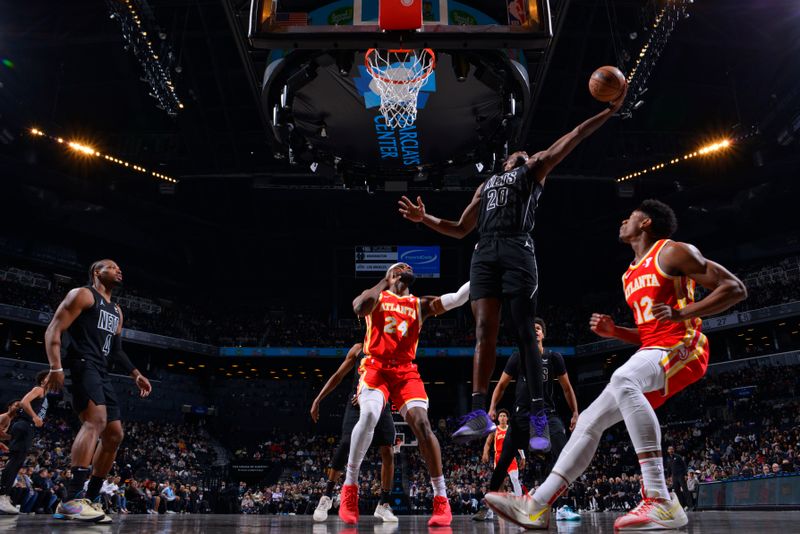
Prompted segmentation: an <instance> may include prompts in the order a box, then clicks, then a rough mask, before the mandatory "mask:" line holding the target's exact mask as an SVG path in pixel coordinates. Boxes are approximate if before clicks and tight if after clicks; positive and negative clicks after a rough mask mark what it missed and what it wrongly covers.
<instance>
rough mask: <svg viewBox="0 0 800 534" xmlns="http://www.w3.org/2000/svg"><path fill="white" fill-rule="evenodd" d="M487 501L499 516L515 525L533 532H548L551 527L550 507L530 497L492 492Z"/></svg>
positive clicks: (487, 496) (487, 495)
mask: <svg viewBox="0 0 800 534" xmlns="http://www.w3.org/2000/svg"><path fill="white" fill-rule="evenodd" d="M485 499H486V504H487V505H489V508H491V509H492V510H494V511H495V512H496V513H497V515H499V516H500V517H502V518H503V519H505V520H506V521H511V522H512V523H514V524H515V525H519V526H521V527H523V528H527V529H531V530H547V529H548V527H549V526H550V507H549V506H547V505H544V506H543V505H540V504H538V503H537V502H536V501H534V500H533V499H532V498H531V497H530V495H523V496H522V497H517V496H515V495H513V494H511V493H499V492H490V493H487V494H486V497H485Z"/></svg>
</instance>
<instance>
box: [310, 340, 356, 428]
mask: <svg viewBox="0 0 800 534" xmlns="http://www.w3.org/2000/svg"><path fill="white" fill-rule="evenodd" d="M362 347H363V345H362V344H361V343H356V344H355V345H353V346H352V347H350V350H349V351H347V356H345V358H344V361H343V362H342V364H341V365H340V366H339V368H338V369H337V370H336V372H335V373H333V374H332V375H331V377H330V378H329V379H328V381H327V382H325V385H324V386H322V390H320V392H319V395H317V397H316V398H315V399H314V402H312V403H311V419H312V420H313V421H314V422H315V423H316V422H317V421H318V420H319V405H320V403H321V402H322V399H324V398H325V397H327V396H328V395H330V393H331V391H333V390H334V389H336V387H337V386H338V385H339V384H341V383H342V380H343V379H344V377H345V376H347V373H349V372H350V370H351V369H352V368H353V366H354V365H355V363H356V358H357V357H358V353H359V352H361V349H362Z"/></svg>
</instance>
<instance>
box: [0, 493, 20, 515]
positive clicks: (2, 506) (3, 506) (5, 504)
mask: <svg viewBox="0 0 800 534" xmlns="http://www.w3.org/2000/svg"><path fill="white" fill-rule="evenodd" d="M0 512H3V513H4V514H9V515H17V514H19V510H17V507H16V506H14V505H13V504H11V499H10V498H9V496H8V495H0Z"/></svg>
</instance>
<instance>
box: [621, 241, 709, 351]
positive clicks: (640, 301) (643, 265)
mask: <svg viewBox="0 0 800 534" xmlns="http://www.w3.org/2000/svg"><path fill="white" fill-rule="evenodd" d="M669 241H670V240H669V239H662V240H659V241H657V242H656V243H655V244H654V245H653V246H652V247H651V248H650V250H649V251H648V252H647V254H645V255H644V257H643V258H642V259H641V260H639V262H638V263H635V264H631V266H630V267H628V270H627V271H625V274H624V275H622V286H623V289H624V290H625V301H626V302H627V303H628V306H630V308H631V311H633V316H634V318H635V320H636V327H637V328H638V330H639V337H641V340H642V348H660V349H673V348H675V347H677V346H680V345H683V346H684V347H686V348H690V347H696V346H698V344H701V345H706V344H707V340H706V339H705V336H704V335H703V334H702V332H701V327H702V321H701V320H700V319H699V318H695V319H688V320H686V321H681V322H673V321H659V320H657V319H656V318H655V316H654V315H653V310H652V308H653V305H654V304H657V303H664V304H667V305H668V306H671V307H673V308H675V309H681V308H684V307H686V305H688V304H690V303H692V302H694V289H695V283H694V280H692V279H691V278H689V277H688V276H672V275H669V274H667V273H665V272H664V271H663V270H661V267H660V265H659V263H658V255H659V253H660V252H661V249H663V248H664V246H666V245H667V244H668V243H669Z"/></svg>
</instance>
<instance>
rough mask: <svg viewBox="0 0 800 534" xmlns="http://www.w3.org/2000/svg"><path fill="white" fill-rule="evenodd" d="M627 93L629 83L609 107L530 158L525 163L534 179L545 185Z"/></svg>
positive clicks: (609, 116)
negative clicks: (562, 162) (555, 169)
mask: <svg viewBox="0 0 800 534" xmlns="http://www.w3.org/2000/svg"><path fill="white" fill-rule="evenodd" d="M627 94H628V84H627V83H626V84H625V89H624V91H623V92H622V96H620V97H619V98H618V99H617V100H615V101H614V102H611V103H610V106H609V107H608V108H607V109H604V110H603V111H601V112H600V113H598V114H597V115H595V116H594V117H592V118H590V119H587V120H585V121H583V122H582V123H580V124H579V125H578V126H576V127H575V128H574V129H573V130H572V131H571V132H569V133H568V134H566V135H564V136H563V137H561V138H560V139H559V140H558V141H556V142H555V143H553V144H552V145H551V146H550V148H548V149H547V150H543V151H541V152H537V153H535V154H534V155H533V156H531V157H530V158H528V160H527V161H526V163H525V165H526V166H527V167H528V170H529V172H530V173H531V174H532V175H533V177H534V179H535V180H536V181H537V182H539V183H540V184H542V185H544V181H545V178H547V175H548V174H550V172H552V170H553V169H554V168H555V167H556V165H558V164H559V163H561V161H562V160H563V159H564V158H566V157H567V156H568V155H569V154H570V152H572V151H573V150H574V149H575V147H577V146H578V145H579V144H580V143H581V141H583V140H584V139H586V138H587V137H589V136H590V135H592V134H593V133H594V132H595V131H597V129H598V128H600V127H601V126H602V125H603V124H605V122H606V121H607V120H608V119H610V118H611V117H612V116H613V115H614V114H615V113H616V112H617V111H618V110H619V108H620V107H621V106H622V104H623V102H625V97H626V96H627Z"/></svg>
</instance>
